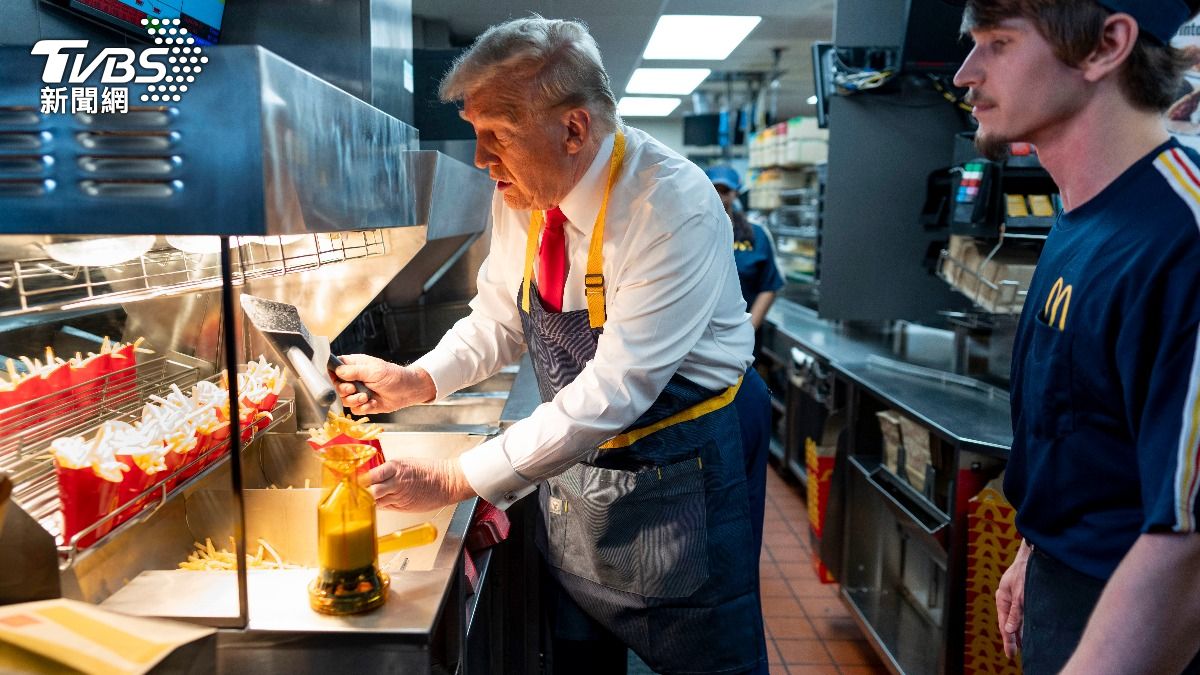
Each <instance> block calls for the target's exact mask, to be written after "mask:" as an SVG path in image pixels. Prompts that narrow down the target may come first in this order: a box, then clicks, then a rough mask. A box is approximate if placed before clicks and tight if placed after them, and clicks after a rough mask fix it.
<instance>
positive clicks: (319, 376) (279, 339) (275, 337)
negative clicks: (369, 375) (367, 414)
mask: <svg viewBox="0 0 1200 675" xmlns="http://www.w3.org/2000/svg"><path fill="white" fill-rule="evenodd" d="M241 302H242V309H243V310H245V312H246V317H247V318H249V319H250V322H251V323H253V324H254V326H255V327H256V328H258V330H259V331H261V332H262V334H263V335H264V336H266V337H267V338H268V339H270V340H271V341H272V342H273V343H275V345H276V346H277V347H278V348H279V351H280V352H283V354H284V355H285V356H287V359H288V362H289V363H291V364H292V368H293V369H294V370H295V371H296V375H297V376H299V377H300V381H301V382H303V383H304V386H305V387H306V388H307V389H308V391H309V393H310V394H312V397H313V398H314V399H315V400H316V401H317V402H318V403H319V404H320V405H322V406H325V407H329V406H331V405H333V404H334V403H335V402H336V401H337V400H338V395H337V391H336V390H335V389H334V388H333V382H332V381H331V380H330V379H329V375H328V373H323V372H321V370H320V369H319V368H318V367H317V366H316V364H315V363H313V356H314V354H315V353H316V351H317V350H316V348H315V346H314V344H313V343H314V341H313V337H312V334H311V333H309V332H308V328H307V327H305V325H304V322H303V321H301V320H300V312H299V311H298V310H297V309H296V307H295V305H289V304H287V303H285V302H275V301H274V300H267V299H266V298H259V297H255V296H253V295H249V294H247V293H243V294H242V297H241ZM324 365H325V368H326V369H328V370H332V369H334V368H337V367H338V366H340V365H342V360H341V359H339V358H338V357H336V356H334V355H332V354H330V355H329V357H328V360H327V361H326V363H325V364H324ZM354 388H355V390H356V391H358V393H360V394H366V395H367V396H370V395H371V391H370V390H369V389H367V387H366V385H364V384H363V383H362V382H355V383H354Z"/></svg>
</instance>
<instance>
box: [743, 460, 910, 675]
mask: <svg viewBox="0 0 1200 675" xmlns="http://www.w3.org/2000/svg"><path fill="white" fill-rule="evenodd" d="M802 495H803V493H802V492H801V491H799V490H798V489H796V488H793V487H792V486H790V485H788V484H787V483H786V482H784V480H783V479H782V478H780V477H779V475H778V474H777V473H775V471H774V469H768V470H767V509H766V515H765V517H764V524H763V553H762V560H761V562H760V563H759V569H760V574H761V578H762V595H763V622H764V623H765V624H766V629H767V652H768V656H769V657H770V660H771V673H772V675H800V674H803V675H810V674H811V675H825V674H826V673H829V674H831V675H838V674H840V675H859V674H868V673H886V672H887V670H886V669H885V668H884V667H883V666H882V665H881V664H880V662H879V657H878V656H876V654H875V652H874V651H873V650H872V649H871V647H870V645H868V644H867V642H866V640H865V639H863V635H862V632H861V631H860V630H859V628H858V625H857V624H855V623H854V620H853V619H852V618H850V613H849V610H847V609H846V606H845V605H844V604H843V603H842V601H841V600H840V599H839V598H838V597H837V585H836V584H828V585H826V584H822V583H821V582H820V580H818V579H817V574H816V572H815V571H814V569H813V566H812V554H811V552H810V548H809V535H808V511H807V507H806V506H805V503H804V497H803V496H802Z"/></svg>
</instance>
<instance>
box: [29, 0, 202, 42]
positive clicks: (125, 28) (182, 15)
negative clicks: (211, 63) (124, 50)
mask: <svg viewBox="0 0 1200 675" xmlns="http://www.w3.org/2000/svg"><path fill="white" fill-rule="evenodd" d="M42 2H46V3H47V4H51V5H55V6H58V7H64V8H67V9H70V10H72V11H75V12H78V13H80V14H85V15H87V16H88V17H90V18H91V19H93V20H95V21H97V22H100V23H104V24H108V25H110V26H113V27H114V28H118V29H120V30H121V31H122V32H124V33H126V34H128V35H131V36H133V37H137V38H141V39H143V40H150V39H151V38H150V35H149V33H147V32H146V28H147V26H146V25H145V24H143V23H142V21H143V20H152V19H160V20H165V21H170V20H172V19H179V26H180V27H181V28H186V29H187V32H188V34H189V35H191V36H192V37H193V38H195V40H196V42H195V43H196V44H198V45H213V44H216V43H217V41H218V38H219V37H220V35H221V17H222V15H223V14H224V13H225V0H42Z"/></svg>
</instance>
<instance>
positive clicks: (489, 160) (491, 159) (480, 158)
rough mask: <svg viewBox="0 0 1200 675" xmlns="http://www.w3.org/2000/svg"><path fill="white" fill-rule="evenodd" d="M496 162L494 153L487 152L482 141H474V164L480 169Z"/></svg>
mask: <svg viewBox="0 0 1200 675" xmlns="http://www.w3.org/2000/svg"><path fill="white" fill-rule="evenodd" d="M495 163H496V155H495V154H493V153H492V152H489V151H488V149H487V148H486V147H484V145H483V143H481V142H479V141H476V142H475V166H477V167H479V168H480V169H487V168H488V167H489V166H491V165H492V164H495Z"/></svg>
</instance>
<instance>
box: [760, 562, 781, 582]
mask: <svg viewBox="0 0 1200 675" xmlns="http://www.w3.org/2000/svg"><path fill="white" fill-rule="evenodd" d="M758 578H759V579H787V577H785V576H784V575H783V573H782V572H781V571H780V569H779V567H778V566H777V565H776V564H775V563H773V562H771V560H770V559H767V560H760V561H759V563H758Z"/></svg>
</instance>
